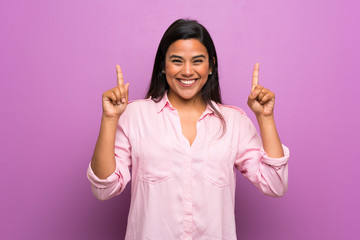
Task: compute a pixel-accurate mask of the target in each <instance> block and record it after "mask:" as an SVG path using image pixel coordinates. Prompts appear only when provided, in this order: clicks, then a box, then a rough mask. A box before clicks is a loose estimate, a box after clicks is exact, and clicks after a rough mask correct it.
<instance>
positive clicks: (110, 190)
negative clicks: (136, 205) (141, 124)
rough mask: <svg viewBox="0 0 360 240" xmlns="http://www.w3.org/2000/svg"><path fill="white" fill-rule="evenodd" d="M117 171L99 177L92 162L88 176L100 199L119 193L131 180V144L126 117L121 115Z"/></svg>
mask: <svg viewBox="0 0 360 240" xmlns="http://www.w3.org/2000/svg"><path fill="white" fill-rule="evenodd" d="M114 154H115V163H116V168H115V171H114V172H113V173H112V174H111V175H110V176H109V177H107V178H106V179H100V178H98V177H97V176H96V175H95V174H94V172H93V170H92V168H91V163H90V164H89V166H88V169H87V178H88V179H89V181H90V186H91V190H92V192H93V194H94V195H95V197H96V198H98V199H99V200H107V199H110V198H112V197H114V196H117V195H119V194H120V193H121V192H122V191H123V190H124V189H125V187H126V185H127V183H128V182H129V181H130V180H131V174H130V169H131V145H130V141H129V139H128V137H127V130H126V119H125V116H121V117H120V119H119V123H118V127H117V130H116V136H115V153H114Z"/></svg>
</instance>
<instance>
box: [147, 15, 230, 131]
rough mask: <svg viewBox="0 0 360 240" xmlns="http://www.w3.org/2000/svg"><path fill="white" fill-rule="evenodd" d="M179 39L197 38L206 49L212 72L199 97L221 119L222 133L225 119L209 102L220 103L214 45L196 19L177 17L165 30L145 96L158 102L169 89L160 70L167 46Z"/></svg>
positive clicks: (163, 65)
mask: <svg viewBox="0 0 360 240" xmlns="http://www.w3.org/2000/svg"><path fill="white" fill-rule="evenodd" d="M180 39H197V40H199V41H200V42H201V43H202V44H203V45H204V46H205V47H206V49H207V52H208V55H209V67H210V69H211V70H212V74H211V75H208V80H207V82H206V83H205V85H204V86H203V87H202V89H201V97H202V99H203V100H204V102H205V103H207V104H209V106H210V107H211V109H212V110H213V111H214V112H215V114H216V115H217V116H218V117H219V118H220V119H221V122H222V125H223V133H224V132H225V126H226V124H225V120H224V118H223V116H222V114H221V113H220V112H219V111H218V110H217V109H216V108H215V107H214V105H213V104H212V102H211V100H212V101H214V102H216V103H220V104H221V103H222V101H221V93H220V85H219V74H218V59H217V55H216V50H215V45H214V42H213V40H212V39H211V37H210V34H209V32H208V31H207V30H206V28H205V27H204V26H203V25H201V24H200V23H198V22H197V21H196V20H191V19H178V20H176V21H175V22H173V23H172V24H171V25H170V27H169V28H168V29H167V30H166V31H165V33H164V35H163V37H162V38H161V41H160V44H159V47H158V49H157V52H156V56H155V62H154V67H153V72H152V76H151V82H150V86H149V90H148V92H147V94H146V98H149V97H150V96H151V98H152V99H153V100H154V101H156V102H158V101H160V100H161V99H162V97H163V96H164V94H165V91H166V90H168V89H169V84H168V83H167V81H166V76H165V74H163V73H162V70H164V69H165V56H166V52H167V50H168V48H169V46H170V45H171V44H172V43H173V42H175V41H177V40H180ZM214 59H215V61H214Z"/></svg>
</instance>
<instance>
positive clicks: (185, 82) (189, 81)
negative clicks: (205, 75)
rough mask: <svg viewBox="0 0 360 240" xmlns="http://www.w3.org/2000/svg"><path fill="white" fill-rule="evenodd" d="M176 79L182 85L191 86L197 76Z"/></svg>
mask: <svg viewBox="0 0 360 240" xmlns="http://www.w3.org/2000/svg"><path fill="white" fill-rule="evenodd" d="M176 80H178V82H179V84H180V85H181V86H183V87H191V86H192V85H194V84H195V83H196V80H197V78H195V79H181V78H177V79H176Z"/></svg>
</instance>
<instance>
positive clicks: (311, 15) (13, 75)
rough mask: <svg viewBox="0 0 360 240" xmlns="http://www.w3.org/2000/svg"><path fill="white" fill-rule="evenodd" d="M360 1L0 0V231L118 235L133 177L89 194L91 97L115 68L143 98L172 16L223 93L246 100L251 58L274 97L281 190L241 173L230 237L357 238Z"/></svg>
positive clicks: (112, 78) (95, 101)
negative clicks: (197, 31)
mask: <svg viewBox="0 0 360 240" xmlns="http://www.w3.org/2000/svg"><path fill="white" fill-rule="evenodd" d="M359 10H360V6H359V1H340V0H338V1H329V0H311V1H310V0H302V1H280V0H275V1H265V0H262V1H260V0H256V1H250V0H248V1H228V2H223V3H220V2H219V1H190V0H182V1H176V2H172V1H114V0H113V1H94V0H91V1H89V0H86V1H85V0H82V1H70V0H65V1H64V0H63V1H56V2H55V1H45V0H36V1H35V0H34V1H2V2H1V3H0V30H1V37H0V46H1V47H0V79H1V82H0V91H1V94H0V98H1V99H0V100H1V101H0V104H1V106H0V107H1V108H0V109H1V124H0V134H1V138H0V141H1V142H0V146H1V167H0V173H1V175H0V176H1V182H2V184H1V186H2V187H1V189H2V190H1V205H0V213H1V214H0V215H1V217H0V219H1V222H0V226H1V227H0V228H1V232H0V234H1V235H0V238H1V239H123V236H124V234H125V229H126V220H127V214H128V208H129V201H130V185H128V186H127V189H126V190H125V192H124V193H122V194H121V195H120V196H118V197H116V198H113V199H111V200H109V201H104V202H101V201H98V200H97V199H95V197H94V196H93V195H92V193H91V191H90V187H89V182H88V180H87V179H86V168H87V166H88V164H89V161H90V159H91V156H92V153H93V149H94V145H95V142H96V138H97V135H98V131H99V126H100V118H101V95H102V93H103V92H104V91H106V90H107V89H109V88H112V87H114V86H115V84H116V75H115V64H120V65H121V67H122V69H123V73H124V78H125V81H126V82H130V94H131V95H130V98H131V99H137V98H142V97H143V96H144V94H145V91H146V88H147V85H148V82H149V78H150V74H151V69H152V64H153V59H154V55H155V51H156V48H157V45H158V43H159V41H160V38H161V36H162V34H163V32H164V31H165V29H166V28H167V27H168V26H169V24H170V23H172V22H173V21H174V20H175V19H177V18H180V17H191V18H195V19H197V20H199V21H200V22H201V23H203V24H204V25H205V26H206V27H207V28H208V30H209V31H210V33H211V34H212V36H213V39H214V41H215V45H216V47H217V51H218V55H219V59H218V61H219V64H220V74H221V79H220V81H221V87H222V93H223V98H224V102H225V103H227V104H232V105H237V106H240V107H242V108H243V109H244V110H245V111H246V112H247V113H248V114H249V115H250V116H251V118H252V119H253V120H255V119H254V117H253V114H252V113H251V110H250V109H249V108H248V107H247V105H246V100H247V96H248V94H249V92H250V87H251V74H252V68H253V65H254V64H255V62H256V61H259V62H260V84H262V85H263V86H265V87H267V88H270V89H272V90H273V91H274V92H275V93H276V106H275V117H276V120H277V127H278V131H279V134H280V137H281V140H282V141H283V143H284V144H285V145H287V146H289V147H290V150H291V159H290V163H289V164H290V165H289V169H290V170H289V190H288V193H287V194H286V195H285V196H284V197H283V198H280V199H275V198H270V197H266V196H263V195H261V193H260V192H259V191H258V190H257V189H256V188H255V187H254V186H252V185H250V183H249V182H248V181H247V180H246V179H244V178H243V177H242V176H241V175H240V174H239V173H238V184H237V195H236V197H237V199H236V219H237V231H238V237H239V239H251V240H253V239H254V240H256V239H268V240H272V239H274V240H275V239H276V240H282V239H284V240H285V239H286V240H288V239H291V240H297V239H299V240H303V239H327V240H329V239H354V237H351V236H359V235H360V228H359V227H358V223H359V222H360V207H359V202H360V187H359V186H358V185H359V184H357V183H358V182H359V180H358V176H359V167H360V161H359V160H360V159H359V157H358V155H357V154H356V151H357V150H356V149H358V144H356V143H359V140H358V136H359V135H360V129H359V120H360V119H359V116H360V110H359V104H358V101H359V97H358V93H359V87H360V83H359V81H360V79H359V76H358V70H357V69H359V63H360V61H359V56H360V54H359V52H360V51H359V50H360V47H359V42H360V33H359V22H360V17H359Z"/></svg>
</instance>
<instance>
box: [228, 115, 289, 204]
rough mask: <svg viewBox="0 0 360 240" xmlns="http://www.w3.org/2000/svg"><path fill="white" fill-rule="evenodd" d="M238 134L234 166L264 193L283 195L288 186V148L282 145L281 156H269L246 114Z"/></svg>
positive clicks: (274, 195) (273, 195) (275, 195)
mask: <svg viewBox="0 0 360 240" xmlns="http://www.w3.org/2000/svg"><path fill="white" fill-rule="evenodd" d="M239 136H240V138H239V142H238V147H237V154H236V160H235V167H236V168H237V169H239V170H240V171H241V173H242V174H243V175H244V176H245V177H246V178H247V179H249V180H250V181H251V182H252V183H253V184H254V185H255V186H256V187H257V188H258V189H259V190H260V191H261V192H262V193H264V194H265V195H268V196H272V197H281V196H283V195H284V194H285V193H286V191H287V188H288V160H289V157H290V151H289V148H288V147H286V146H285V145H282V148H283V151H284V156H283V157H281V158H272V157H269V156H268V155H267V154H266V152H265V150H264V148H263V145H262V141H261V138H260V136H259V134H258V132H257V130H256V128H255V126H254V125H253V123H252V122H251V120H250V119H249V118H248V117H247V116H243V122H242V124H241V127H240V134H239Z"/></svg>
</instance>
